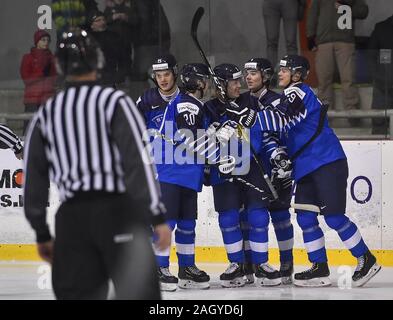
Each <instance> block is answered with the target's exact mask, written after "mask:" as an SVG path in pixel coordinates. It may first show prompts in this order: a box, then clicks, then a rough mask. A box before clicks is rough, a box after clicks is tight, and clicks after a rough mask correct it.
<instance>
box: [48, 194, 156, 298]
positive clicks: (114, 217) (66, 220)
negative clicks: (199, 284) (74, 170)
mask: <svg viewBox="0 0 393 320" xmlns="http://www.w3.org/2000/svg"><path fill="white" fill-rule="evenodd" d="M138 215H140V213H138V212H135V209H133V207H132V200H131V199H130V197H129V196H126V195H119V194H117V195H115V194H109V193H100V192H87V193H79V194H77V195H76V196H75V198H73V199H71V200H69V201H66V202H65V203H63V204H62V205H61V206H60V208H59V210H58V212H57V214H56V222H55V226H56V227H55V228H56V239H55V247H54V260H53V267H52V284H53V290H54V293H55V295H56V298H57V299H106V298H107V297H108V288H109V286H108V282H109V279H111V280H112V281H113V284H114V287H115V294H116V299H133V300H134V299H144V300H156V299H160V298H161V294H160V289H159V284H158V278H157V271H156V262H155V258H154V254H153V250H152V245H151V240H150V235H151V232H150V231H149V228H148V226H147V223H144V221H143V218H142V217H138Z"/></svg>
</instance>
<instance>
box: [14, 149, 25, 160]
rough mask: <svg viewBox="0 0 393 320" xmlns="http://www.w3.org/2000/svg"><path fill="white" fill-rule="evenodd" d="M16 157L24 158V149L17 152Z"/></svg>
mask: <svg viewBox="0 0 393 320" xmlns="http://www.w3.org/2000/svg"><path fill="white" fill-rule="evenodd" d="M15 157H16V158H17V159H18V160H23V150H22V151H20V152H17V153H15Z"/></svg>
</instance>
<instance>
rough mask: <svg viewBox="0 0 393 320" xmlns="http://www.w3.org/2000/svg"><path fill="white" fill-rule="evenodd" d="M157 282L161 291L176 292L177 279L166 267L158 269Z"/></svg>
mask: <svg viewBox="0 0 393 320" xmlns="http://www.w3.org/2000/svg"><path fill="white" fill-rule="evenodd" d="M158 280H159V281H160V289H161V291H176V289H177V283H178V279H177V278H176V277H175V276H174V275H173V274H172V273H171V272H170V271H169V268H168V267H159V268H158Z"/></svg>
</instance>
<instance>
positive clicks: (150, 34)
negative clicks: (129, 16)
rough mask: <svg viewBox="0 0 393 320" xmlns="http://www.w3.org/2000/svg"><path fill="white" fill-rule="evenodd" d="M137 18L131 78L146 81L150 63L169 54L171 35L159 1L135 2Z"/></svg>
mask: <svg viewBox="0 0 393 320" xmlns="http://www.w3.org/2000/svg"><path fill="white" fill-rule="evenodd" d="M135 8H136V13H137V16H138V19H139V21H138V28H137V30H136V32H137V37H136V40H135V59H134V65H133V78H134V79H135V80H142V81H146V80H147V77H148V73H147V72H146V70H149V67H150V64H151V61H153V60H154V58H155V57H156V56H159V55H162V54H165V53H168V52H169V49H170V46H171V34H170V27H169V21H168V19H167V17H166V15H165V12H164V8H163V7H162V5H161V4H160V0H135Z"/></svg>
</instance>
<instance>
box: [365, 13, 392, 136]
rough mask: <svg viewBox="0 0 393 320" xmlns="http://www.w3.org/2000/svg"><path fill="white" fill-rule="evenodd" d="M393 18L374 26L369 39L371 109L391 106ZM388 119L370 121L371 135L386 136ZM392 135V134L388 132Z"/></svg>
mask: <svg viewBox="0 0 393 320" xmlns="http://www.w3.org/2000/svg"><path fill="white" fill-rule="evenodd" d="M392 31H393V16H391V17H390V18H388V19H386V20H384V21H382V22H379V23H377V24H376V25H375V27H374V30H373V32H372V34H371V37H370V42H369V49H370V62H371V70H372V75H373V76H374V79H373V80H374V81H373V87H374V88H373V89H374V90H373V102H372V108H373V109H386V108H389V109H391V108H392V105H393V63H392V58H393V57H392V50H393V37H392ZM388 128H389V117H386V118H385V119H373V120H372V133H373V134H385V135H386V134H388V133H389V132H388ZM390 134H392V132H390Z"/></svg>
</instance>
